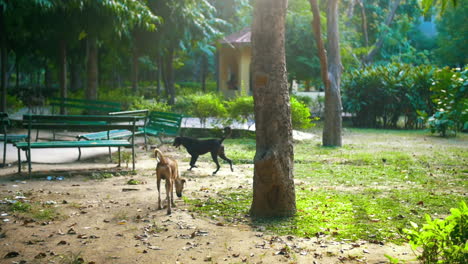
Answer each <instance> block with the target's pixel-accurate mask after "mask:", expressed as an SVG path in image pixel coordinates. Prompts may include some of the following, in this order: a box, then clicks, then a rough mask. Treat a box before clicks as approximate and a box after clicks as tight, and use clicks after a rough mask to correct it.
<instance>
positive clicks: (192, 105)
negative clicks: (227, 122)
mask: <svg viewBox="0 0 468 264" xmlns="http://www.w3.org/2000/svg"><path fill="white" fill-rule="evenodd" d="M174 108H175V109H177V111H178V112H182V113H183V114H185V115H191V116H194V117H197V118H199V119H200V124H201V125H202V127H205V125H206V120H207V119H208V118H209V117H213V118H222V117H225V116H226V115H227V110H226V107H225V106H224V102H223V100H222V99H221V97H219V96H218V95H216V94H213V93H208V94H194V95H186V96H183V97H181V98H178V99H177V102H176V105H175V106H174Z"/></svg>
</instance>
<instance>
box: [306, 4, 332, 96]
mask: <svg viewBox="0 0 468 264" xmlns="http://www.w3.org/2000/svg"><path fill="white" fill-rule="evenodd" d="M309 3H310V7H311V9H312V14H313V20H312V29H313V31H314V37H315V42H317V52H318V56H319V59H320V74H321V77H322V81H323V84H324V87H325V91H327V90H328V89H329V88H330V79H328V61H327V53H326V51H325V45H324V44H323V41H322V29H321V27H322V22H321V21H320V9H319V6H318V3H317V0H309ZM306 83H307V85H309V82H308V81H307V82H306Z"/></svg>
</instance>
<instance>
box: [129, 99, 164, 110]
mask: <svg viewBox="0 0 468 264" xmlns="http://www.w3.org/2000/svg"><path fill="white" fill-rule="evenodd" d="M141 109H148V110H149V111H150V112H151V111H158V112H170V111H171V106H170V105H168V104H167V103H165V102H156V101H151V100H146V99H145V98H144V97H143V96H142V97H138V98H135V99H134V100H133V102H132V104H131V105H130V107H129V110H141Z"/></svg>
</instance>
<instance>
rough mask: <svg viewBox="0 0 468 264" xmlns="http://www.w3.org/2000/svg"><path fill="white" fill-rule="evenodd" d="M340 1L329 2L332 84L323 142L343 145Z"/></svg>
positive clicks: (329, 65) (327, 98) (329, 88)
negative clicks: (339, 26) (339, 27)
mask: <svg viewBox="0 0 468 264" xmlns="http://www.w3.org/2000/svg"><path fill="white" fill-rule="evenodd" d="M338 1H339V0H328V3H327V36H328V46H327V50H328V53H327V54H328V79H329V81H330V85H329V87H328V89H327V87H325V121H324V127H323V137H322V144H323V145H324V146H341V145H342V142H341V130H342V128H341V126H342V120H341V114H342V112H341V95H340V85H341V71H342V65H341V56H340V40H339V31H338Z"/></svg>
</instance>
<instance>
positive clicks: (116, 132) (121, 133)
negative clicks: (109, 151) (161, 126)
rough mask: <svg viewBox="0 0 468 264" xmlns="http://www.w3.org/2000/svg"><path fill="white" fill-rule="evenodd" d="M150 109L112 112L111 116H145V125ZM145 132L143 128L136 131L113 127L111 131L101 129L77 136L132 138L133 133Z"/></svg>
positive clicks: (87, 138)
mask: <svg viewBox="0 0 468 264" xmlns="http://www.w3.org/2000/svg"><path fill="white" fill-rule="evenodd" d="M148 113H149V111H148V109H144V110H132V111H120V112H111V113H109V116H124V115H125V116H140V117H142V118H144V120H143V124H142V125H143V127H144V126H145V124H146V120H147V119H148ZM140 134H143V131H142V130H138V131H136V132H135V133H134V132H133V131H130V130H127V129H113V130H109V131H99V132H94V133H85V134H80V135H78V136H76V138H77V139H78V140H82V139H84V140H102V139H122V138H130V137H131V136H132V135H140Z"/></svg>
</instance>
